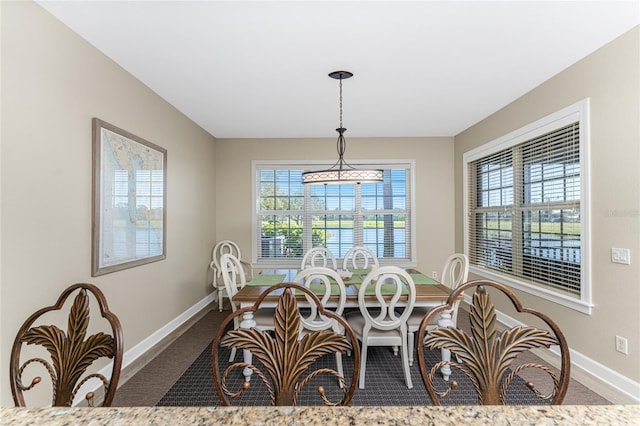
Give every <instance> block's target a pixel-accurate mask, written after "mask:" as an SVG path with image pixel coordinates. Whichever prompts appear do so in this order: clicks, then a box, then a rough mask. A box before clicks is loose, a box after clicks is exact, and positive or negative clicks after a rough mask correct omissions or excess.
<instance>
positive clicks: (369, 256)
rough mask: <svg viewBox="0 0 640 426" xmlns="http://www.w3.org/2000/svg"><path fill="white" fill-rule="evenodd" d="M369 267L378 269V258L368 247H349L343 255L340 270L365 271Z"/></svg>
mask: <svg viewBox="0 0 640 426" xmlns="http://www.w3.org/2000/svg"><path fill="white" fill-rule="evenodd" d="M370 264H371V265H375V267H376V268H377V267H379V266H380V264H379V263H378V257H377V256H376V254H375V253H374V252H373V250H371V249H370V248H369V247H364V246H355V247H351V248H350V249H349V250H348V251H347V253H346V254H345V255H344V259H343V261H342V269H366V268H369V267H370Z"/></svg>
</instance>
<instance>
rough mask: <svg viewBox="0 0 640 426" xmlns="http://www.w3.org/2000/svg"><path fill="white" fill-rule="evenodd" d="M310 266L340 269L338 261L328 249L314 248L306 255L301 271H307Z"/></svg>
mask: <svg viewBox="0 0 640 426" xmlns="http://www.w3.org/2000/svg"><path fill="white" fill-rule="evenodd" d="M310 266H324V267H325V268H331V269H338V261H337V260H336V257H335V256H334V254H333V253H332V252H331V250H329V249H328V248H325V247H313V248H312V249H310V250H309V251H307V252H306V253H305V254H304V257H303V258H302V264H301V265H300V269H305V268H308V267H310Z"/></svg>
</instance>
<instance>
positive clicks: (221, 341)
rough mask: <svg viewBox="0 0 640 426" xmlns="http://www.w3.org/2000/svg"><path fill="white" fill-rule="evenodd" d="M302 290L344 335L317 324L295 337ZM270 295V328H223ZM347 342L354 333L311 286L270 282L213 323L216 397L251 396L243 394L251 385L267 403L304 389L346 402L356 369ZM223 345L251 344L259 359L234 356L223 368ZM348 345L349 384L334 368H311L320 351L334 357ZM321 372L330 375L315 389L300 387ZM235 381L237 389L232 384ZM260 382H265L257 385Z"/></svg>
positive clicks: (284, 401) (289, 400)
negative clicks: (273, 300) (273, 299)
mask: <svg viewBox="0 0 640 426" xmlns="http://www.w3.org/2000/svg"><path fill="white" fill-rule="evenodd" d="M302 293H304V294H305V295H306V300H310V301H311V302H312V303H313V304H315V305H316V307H317V309H318V312H319V313H320V315H323V316H326V317H329V318H331V319H332V320H333V321H336V322H338V323H339V324H340V326H341V327H342V328H343V329H344V330H345V333H346V335H342V334H339V333H336V332H334V331H333V330H322V331H310V332H309V333H307V334H305V335H304V336H302V337H300V327H301V321H300V313H299V310H298V305H297V299H299V297H297V296H296V294H302ZM271 295H275V296H277V306H276V310H275V314H274V324H275V329H274V331H273V333H269V332H266V331H263V330H260V329H257V328H250V329H243V328H241V329H238V330H228V326H229V324H230V322H232V321H233V320H234V319H235V318H238V317H241V316H243V315H245V313H249V314H250V313H253V312H256V311H257V310H258V309H259V308H260V305H261V304H262V303H263V301H264V299H265V298H266V297H268V296H271ZM351 342H357V338H356V336H355V334H354V332H353V330H352V329H351V327H350V326H349V324H348V323H347V322H346V320H345V319H344V318H342V316H340V315H337V314H335V313H334V312H332V311H330V310H327V309H325V308H324V307H323V305H322V303H321V302H320V300H319V299H318V297H317V296H316V295H315V294H314V293H313V292H312V291H311V290H310V289H308V288H306V287H304V286H301V285H299V284H294V283H280V284H277V285H274V286H271V287H270V288H269V289H268V290H267V291H265V292H264V293H262V294H261V295H260V296H259V297H258V299H257V300H256V302H255V303H254V305H253V306H250V307H245V308H242V309H239V310H237V311H235V312H232V313H231V314H230V315H229V316H228V317H227V318H225V320H224V321H223V322H222V324H221V325H220V327H219V328H218V332H217V333H216V336H215V338H214V340H213V346H212V353H211V357H212V369H213V378H214V382H215V386H216V392H217V394H218V397H219V398H220V402H221V404H222V405H231V401H232V400H234V401H240V400H241V399H242V398H243V397H246V398H252V397H251V396H250V395H248V394H247V392H250V391H251V390H253V391H254V393H257V392H259V391H261V390H264V389H265V388H266V394H267V395H268V400H269V401H270V403H271V405H286V406H293V405H298V403H299V401H300V397H301V395H302V394H303V393H304V394H305V395H306V396H309V395H311V396H313V395H316V396H317V395H319V396H320V398H321V399H322V401H323V402H324V404H326V405H349V403H350V401H351V398H352V397H353V393H354V392H355V388H356V384H357V380H358V373H359V371H360V351H359V347H358V345H357V344H354V345H352V344H351ZM225 347H226V348H235V349H246V350H250V351H251V354H252V355H253V359H254V360H255V359H257V360H258V362H255V363H253V364H249V363H247V362H238V363H234V364H232V365H230V366H227V367H226V368H224V367H221V362H220V359H224V357H223V356H221V354H220V350H221V349H222V348H225ZM348 351H352V352H353V356H352V357H351V359H352V360H353V370H352V377H351V380H350V384H349V383H347V381H346V380H345V378H344V377H343V376H341V375H340V374H339V373H338V372H337V371H336V370H335V369H332V368H320V369H313V366H314V363H315V362H316V360H318V359H320V358H321V357H324V356H326V355H331V356H332V358H333V356H334V354H335V353H336V352H339V353H342V354H344V353H347V352H348ZM222 368H224V370H223V369H222ZM244 369H250V370H251V371H252V372H253V380H252V381H251V382H246V381H244V380H245V379H244V378H243V377H242V376H241V374H242V372H243V370H244ZM322 375H326V376H328V379H329V380H323V381H321V384H320V385H318V387H317V392H306V393H305V392H303V389H304V388H305V385H307V384H308V383H309V382H311V381H312V380H313V383H317V382H316V380H317V379H322V378H323V377H324V376H322ZM335 378H338V380H335ZM255 381H259V383H255ZM234 383H235V386H236V387H237V389H236V388H233V389H232V387H233V386H234ZM250 383H251V384H250ZM260 383H261V384H263V385H264V386H262V387H261V386H260ZM335 395H339V396H338V397H335V400H337V401H335V400H334V399H333V398H331V397H332V396H335ZM252 400H254V401H255V399H252ZM265 405H266V404H265Z"/></svg>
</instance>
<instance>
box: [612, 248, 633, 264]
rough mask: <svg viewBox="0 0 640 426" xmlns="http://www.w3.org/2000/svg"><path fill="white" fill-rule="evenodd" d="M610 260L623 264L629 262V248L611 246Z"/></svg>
mask: <svg viewBox="0 0 640 426" xmlns="http://www.w3.org/2000/svg"><path fill="white" fill-rule="evenodd" d="M611 262H613V263H622V264H623V265H630V264H631V250H629V249H627V248H615V247H614V248H612V249H611Z"/></svg>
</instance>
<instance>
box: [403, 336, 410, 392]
mask: <svg viewBox="0 0 640 426" xmlns="http://www.w3.org/2000/svg"><path fill="white" fill-rule="evenodd" d="M400 351H401V352H402V354H401V355H402V369H403V370H404V380H405V381H406V382H407V388H409V389H412V388H413V383H412V382H411V372H410V370H409V357H408V356H407V340H406V336H405V339H404V343H403V345H402V348H400Z"/></svg>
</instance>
